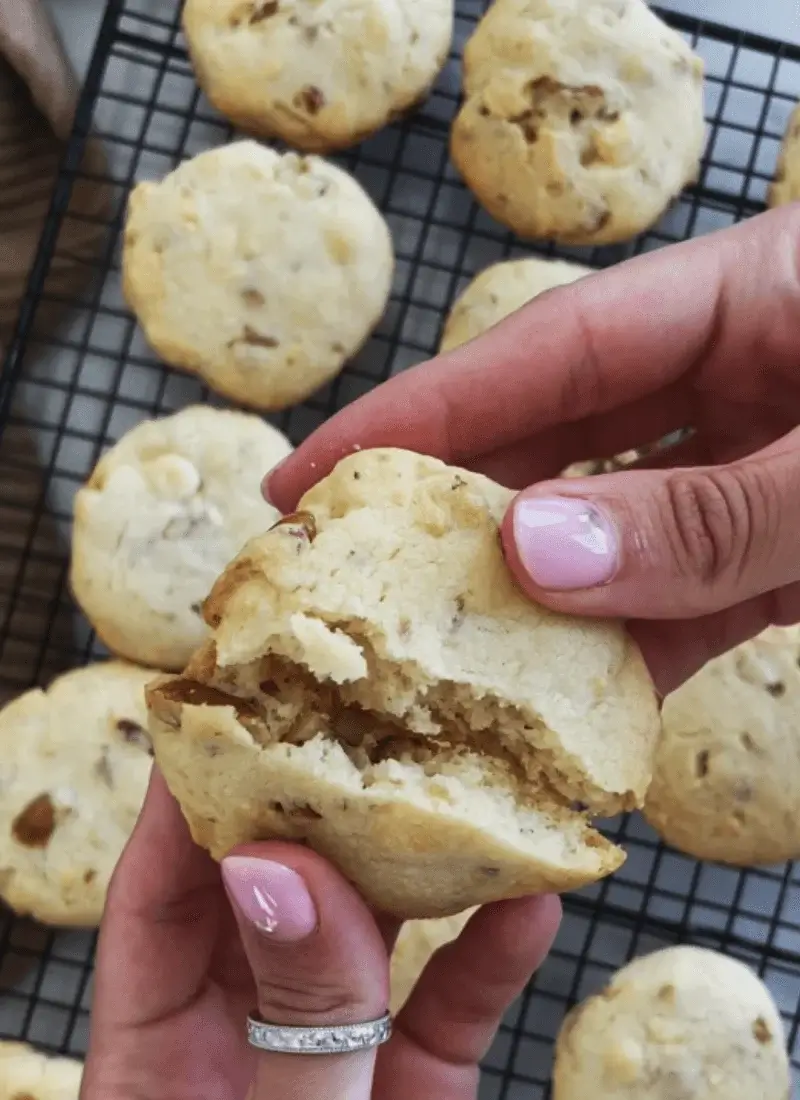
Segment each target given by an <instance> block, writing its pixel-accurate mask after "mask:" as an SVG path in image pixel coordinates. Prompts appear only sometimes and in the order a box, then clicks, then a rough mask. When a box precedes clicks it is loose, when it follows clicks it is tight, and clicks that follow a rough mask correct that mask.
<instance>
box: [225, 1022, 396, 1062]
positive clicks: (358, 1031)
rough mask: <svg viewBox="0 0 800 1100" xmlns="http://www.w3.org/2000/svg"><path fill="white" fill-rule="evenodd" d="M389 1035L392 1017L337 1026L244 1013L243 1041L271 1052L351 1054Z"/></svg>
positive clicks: (368, 1048)
mask: <svg viewBox="0 0 800 1100" xmlns="http://www.w3.org/2000/svg"><path fill="white" fill-rule="evenodd" d="M391 1036H392V1017H391V1016H390V1015H389V1013H388V1012H387V1013H386V1015H385V1016H381V1018H380V1019H379V1020H368V1021H367V1022H366V1023H363V1024H341V1025H340V1026H339V1027H285V1026H284V1025H283V1024H270V1023H267V1022H266V1020H262V1019H261V1017H260V1016H258V1014H257V1013H253V1014H252V1015H250V1016H248V1017H247V1041H248V1042H249V1043H250V1045H251V1046H253V1047H256V1048H257V1049H258V1050H268V1051H270V1052H272V1053H273V1054H352V1053H353V1052H354V1051H357V1050H370V1049H371V1048H372V1047H377V1046H380V1045H381V1043H385V1042H387V1041H388V1040H389V1039H390V1038H391Z"/></svg>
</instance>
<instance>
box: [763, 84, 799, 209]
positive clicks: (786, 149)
mask: <svg viewBox="0 0 800 1100" xmlns="http://www.w3.org/2000/svg"><path fill="white" fill-rule="evenodd" d="M798 200H800V103H799V104H798V105H797V107H795V109H794V111H793V112H792V117H791V118H790V119H789V125H788V127H787V128H786V137H785V138H784V141H783V148H782V149H781V155H780V160H779V161H778V171H777V173H776V176H775V182H774V183H773V185H772V187H771V189H770V193H769V205H770V206H785V205H786V204H787V203H790V202H797V201H798Z"/></svg>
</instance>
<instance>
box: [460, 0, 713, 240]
mask: <svg viewBox="0 0 800 1100" xmlns="http://www.w3.org/2000/svg"><path fill="white" fill-rule="evenodd" d="M464 91H465V95H466V99H465V102H464V105H463V107H462V109H461V111H460V112H459V114H458V117H457V118H456V120H455V123H454V125H453V130H452V138H451V153H452V157H453V160H454V162H455V164H456V167H457V168H458V169H459V171H460V172H461V175H462V176H463V178H464V180H465V182H466V183H467V185H468V186H469V187H470V188H471V189H472V191H473V192H474V194H475V196H476V198H477V199H478V201H479V202H480V203H481V204H482V205H483V206H484V207H485V208H486V210H488V212H489V213H490V214H491V215H492V216H493V217H495V218H496V219H497V220H498V221H500V222H502V223H503V224H504V225H507V226H508V227H509V228H511V229H513V230H514V231H515V232H516V233H519V234H520V235H522V236H525V237H532V238H536V237H538V238H546V239H554V240H559V241H563V242H572V243H581V244H600V243H604V242H610V241H622V240H626V239H628V238H630V237H633V236H635V235H636V234H637V233H640V232H641V231H643V230H645V229H647V228H648V227H649V226H651V225H652V224H653V223H654V222H656V221H657V220H658V219H659V218H660V217H661V215H662V214H663V212H664V211H665V210H666V208H667V206H668V205H669V203H670V201H671V200H672V199H673V198H675V197H676V196H677V195H678V194H679V193H680V191H681V190H682V189H683V188H684V187H685V186H686V185H687V184H688V183H691V182H694V181H695V180H696V178H697V175H698V170H699V163H700V156H701V153H702V151H703V143H704V137H705V121H704V117H703V65H702V62H701V60H700V59H699V58H698V57H697V56H696V55H695V54H694V53H693V52H692V50H691V49H690V47H689V46H688V45H687V43H686V42H685V41H684V39H683V38H681V36H680V35H679V34H677V33H676V32H675V31H673V30H671V29H670V28H669V27H667V26H666V25H665V24H664V23H663V22H662V21H661V20H660V19H659V18H658V17H657V16H656V15H655V14H654V13H653V12H651V11H650V9H649V8H648V7H647V5H646V4H645V3H644V0H593V2H592V3H587V2H586V0H496V2H495V3H494V4H492V5H491V7H490V8H489V11H488V13H487V14H486V15H485V16H484V18H483V20H482V21H481V23H480V25H479V26H478V29H477V30H476V31H475V33H474V35H473V36H472V38H471V39H470V40H469V42H468V43H467V46H466V49H465V53H464Z"/></svg>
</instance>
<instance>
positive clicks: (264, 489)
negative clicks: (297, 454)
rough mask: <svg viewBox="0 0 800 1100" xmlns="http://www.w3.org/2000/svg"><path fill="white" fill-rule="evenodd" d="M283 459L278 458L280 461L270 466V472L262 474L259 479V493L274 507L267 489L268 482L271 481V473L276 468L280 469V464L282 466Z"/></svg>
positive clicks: (275, 470) (274, 471)
mask: <svg viewBox="0 0 800 1100" xmlns="http://www.w3.org/2000/svg"><path fill="white" fill-rule="evenodd" d="M285 461H286V459H285V458H282V459H281V460H280V462H278V463H277V464H276V465H275V466H273V467H272V469H271V470H270V472H269V473H268V474H266V475H265V476H264V478H263V479H262V481H261V495H262V497H263V498H264V500H265V501H266V502H267V504H271V505H272V507H273V508H274V507H275V501H274V500H273V499H272V495H271V493H270V490H269V486H270V482H271V481H272V477H273V474H275V473H276V472H277V471H278V470H280V468H281V466H283V464H284V462H285Z"/></svg>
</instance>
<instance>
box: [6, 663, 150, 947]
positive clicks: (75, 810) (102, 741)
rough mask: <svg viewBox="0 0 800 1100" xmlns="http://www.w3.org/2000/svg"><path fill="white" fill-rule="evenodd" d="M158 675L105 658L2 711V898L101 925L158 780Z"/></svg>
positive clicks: (46, 916)
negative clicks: (151, 694)
mask: <svg viewBox="0 0 800 1100" xmlns="http://www.w3.org/2000/svg"><path fill="white" fill-rule="evenodd" d="M152 677H153V673H152V671H150V670H148V669H142V668H136V667H135V666H134V665H128V664H124V663H123V662H121V661H111V662H108V663H104V664H96V665H92V666H91V667H89V668H81V669H77V670H75V671H74V672H68V673H66V674H65V675H63V676H59V677H58V678H57V679H56V680H54V681H53V683H52V684H51V685H50V687H49V688H48V689H47V690H46V691H41V690H40V689H39V688H36V689H34V690H32V691H28V692H26V693H25V694H24V695H21V696H20V697H19V698H17V699H15V700H14V701H13V702H11V703H9V704H8V706H6V707H4V708H3V710H2V711H0V746H2V751H0V897H2V899H3V900H4V901H5V902H6V903H7V904H8V905H10V906H11V908H12V909H14V910H15V911H16V912H17V913H19V914H21V915H23V916H32V917H34V918H35V919H36V920H39V921H43V922H44V923H46V924H56V925H74V926H78V927H94V926H95V925H97V924H98V923H99V921H100V917H101V916H102V913H103V907H104V905H105V898H106V891H107V889H108V883H109V880H110V878H111V873H112V871H113V870H114V867H115V865H116V863H117V860H118V859H119V857H120V855H121V854H122V849H123V848H124V846H125V844H126V843H127V840H128V837H129V836H130V834H131V831H132V829H133V826H134V824H135V823H136V818H137V817H138V815H139V810H140V809H141V806H142V802H143V800H144V795H145V791H146V789H147V784H148V781H149V778H150V767H151V763H152V760H151V757H152V749H151V746H150V739H149V737H148V735H147V732H146V726H147V713H146V710H145V702H144V687H145V684H147V682H148V681H149V680H151V679H152Z"/></svg>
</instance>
